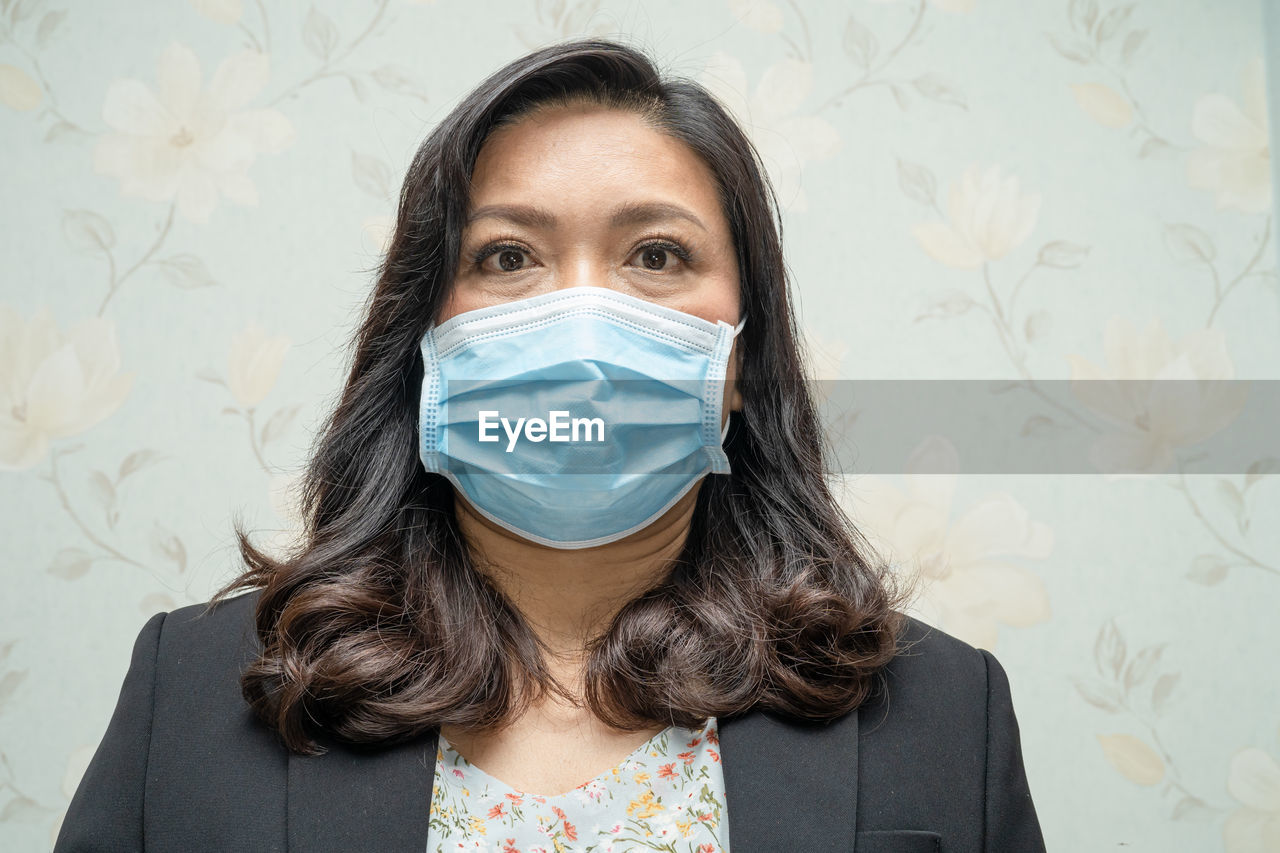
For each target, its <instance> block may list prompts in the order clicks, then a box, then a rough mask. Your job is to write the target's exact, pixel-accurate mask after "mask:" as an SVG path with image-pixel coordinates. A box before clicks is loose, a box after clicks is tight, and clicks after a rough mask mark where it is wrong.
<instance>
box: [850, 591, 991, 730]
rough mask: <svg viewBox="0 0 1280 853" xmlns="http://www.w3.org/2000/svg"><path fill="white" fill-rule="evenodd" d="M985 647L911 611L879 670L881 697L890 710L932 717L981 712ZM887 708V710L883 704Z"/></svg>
mask: <svg viewBox="0 0 1280 853" xmlns="http://www.w3.org/2000/svg"><path fill="white" fill-rule="evenodd" d="M987 655H989V653H988V652H984V651H982V650H981V649H978V648H977V647H975V646H973V645H970V644H969V643H967V642H965V641H964V640H961V639H960V638H958V637H955V636H953V635H951V634H948V633H947V632H946V631H943V630H942V629H940V628H938V627H936V626H934V625H930V624H929V623H927V622H925V621H923V620H921V619H918V618H916V617H914V616H910V615H906V622H905V624H904V626H903V630H902V632H901V634H900V635H899V637H898V643H897V651H896V653H895V654H894V656H893V658H892V659H891V660H890V661H889V663H887V664H886V665H885V666H884V668H883V669H882V670H881V673H880V685H879V687H880V693H879V696H878V699H879V701H878V702H876V703H874V704H885V705H886V706H889V705H892V706H893V708H894V711H893V713H896V712H900V711H902V710H904V709H905V710H910V711H911V712H912V713H910V714H909V715H908V716H912V717H917V718H919V717H932V716H936V715H941V714H947V715H955V714H957V712H960V713H966V712H967V713H968V714H973V715H974V716H979V715H982V714H984V713H985V708H986V703H987V690H988V684H987V680H988V664H987ZM886 710H888V709H887V708H886Z"/></svg>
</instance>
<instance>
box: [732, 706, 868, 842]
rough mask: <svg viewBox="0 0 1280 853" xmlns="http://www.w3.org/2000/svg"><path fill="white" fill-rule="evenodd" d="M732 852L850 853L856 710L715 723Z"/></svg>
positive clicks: (855, 806)
mask: <svg viewBox="0 0 1280 853" xmlns="http://www.w3.org/2000/svg"><path fill="white" fill-rule="evenodd" d="M718 723H719V729H720V759H721V762H722V769H721V772H722V773H723V774H724V786H725V799H726V800H727V804H728V812H729V846H730V847H731V848H732V849H733V853H772V851H777V850H812V851H819V850H821V851H833V853H834V851H843V853H853V844H854V835H855V833H856V832H857V810H858V712H857V710H856V709H855V710H853V711H851V712H849V713H848V714H846V715H845V716H843V717H841V718H840V719H838V720H836V721H834V722H832V723H830V724H827V725H822V724H809V725H805V724H800V723H795V722H791V721H788V720H784V719H782V718H779V717H776V716H773V715H772V714H768V713H766V712H763V711H752V712H750V713H747V714H743V715H740V716H737V717H726V718H725V719H723V720H719V721H718Z"/></svg>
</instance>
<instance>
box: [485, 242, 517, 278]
mask: <svg viewBox="0 0 1280 853" xmlns="http://www.w3.org/2000/svg"><path fill="white" fill-rule="evenodd" d="M527 254H528V251H527V250H526V249H525V248H524V247H522V246H517V245H514V244H511V243H494V244H491V245H488V246H485V247H484V248H483V249H481V250H480V251H478V252H476V255H475V258H474V259H473V260H474V261H475V263H476V264H478V265H480V266H482V267H483V266H485V262H486V261H488V260H489V259H490V258H492V259H493V263H492V264H489V266H488V267H487V269H488V270H489V271H491V272H518V271H519V270H521V269H523V268H524V260H525V259H524V256H525V255H527Z"/></svg>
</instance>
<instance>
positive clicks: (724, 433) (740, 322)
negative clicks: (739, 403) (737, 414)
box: [720, 314, 747, 444]
mask: <svg viewBox="0 0 1280 853" xmlns="http://www.w3.org/2000/svg"><path fill="white" fill-rule="evenodd" d="M745 325H747V315H746V314H743V315H742V319H740V320H738V325H736V326H734V327H733V336H734V337H735V338H736V337H737V336H738V333H739V332H741V331H742V327H743V326H745ZM732 417H733V414H732V413H730V414H729V417H727V418H725V419H724V426H722V427H721V428H720V443H721V444H723V443H724V440H725V438H727V437H728V435H729V420H730V419H731V418H732Z"/></svg>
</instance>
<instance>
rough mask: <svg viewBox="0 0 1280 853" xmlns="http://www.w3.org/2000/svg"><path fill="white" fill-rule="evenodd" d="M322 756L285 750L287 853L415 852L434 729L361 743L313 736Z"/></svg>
mask: <svg viewBox="0 0 1280 853" xmlns="http://www.w3.org/2000/svg"><path fill="white" fill-rule="evenodd" d="M319 742H320V743H321V745H323V746H325V747H328V749H329V751H328V752H326V753H325V754H324V755H295V754H294V753H292V752H290V753H289V768H288V774H289V793H288V821H289V824H288V826H289V830H288V837H289V850H290V851H292V853H349V851H351V850H378V851H380V853H422V851H423V850H425V849H426V847H427V824H428V820H429V813H430V809H431V788H432V784H433V782H434V780H435V766H436V745H437V739H436V731H435V729H431V730H429V731H428V732H427V733H426V734H423V735H420V736H418V737H416V738H414V739H413V740H409V741H405V742H404V743H400V744H396V745H395V746H391V747H382V748H378V749H364V748H357V747H351V746H346V745H343V744H341V743H338V742H336V741H333V740H331V739H328V738H325V737H321V738H320V739H319Z"/></svg>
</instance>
